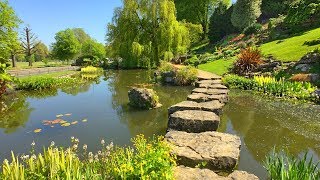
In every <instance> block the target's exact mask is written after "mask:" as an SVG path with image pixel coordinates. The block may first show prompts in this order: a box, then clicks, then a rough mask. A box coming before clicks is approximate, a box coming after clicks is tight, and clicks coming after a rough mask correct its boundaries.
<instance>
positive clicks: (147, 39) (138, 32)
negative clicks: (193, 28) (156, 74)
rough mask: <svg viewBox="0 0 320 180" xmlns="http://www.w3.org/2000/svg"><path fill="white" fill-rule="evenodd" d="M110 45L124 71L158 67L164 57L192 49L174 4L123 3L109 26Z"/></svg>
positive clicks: (168, 0)
mask: <svg viewBox="0 0 320 180" xmlns="http://www.w3.org/2000/svg"><path fill="white" fill-rule="evenodd" d="M107 41H108V42H109V48H111V51H112V55H113V57H118V58H121V59H122V62H121V65H122V67H124V68H136V67H153V66H158V65H159V64H160V59H163V58H164V55H165V54H166V55H167V54H172V55H173V56H178V55H180V54H185V53H186V52H187V50H188V48H189V46H190V36H189V31H188V28H187V27H186V26H184V25H183V24H182V23H180V22H178V21H177V19H176V9H175V4H174V2H173V0H123V6H122V8H117V9H116V10H115V11H114V17H113V20H112V23H110V24H108V32H107Z"/></svg>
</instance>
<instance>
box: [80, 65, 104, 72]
mask: <svg viewBox="0 0 320 180" xmlns="http://www.w3.org/2000/svg"><path fill="white" fill-rule="evenodd" d="M100 71H101V69H100V68H97V67H93V66H87V67H85V68H81V73H86V74H95V73H99V72H100Z"/></svg>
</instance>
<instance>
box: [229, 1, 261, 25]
mask: <svg viewBox="0 0 320 180" xmlns="http://www.w3.org/2000/svg"><path fill="white" fill-rule="evenodd" d="M260 6H261V0H237V2H236V3H235V5H234V8H233V12H232V15H231V22H232V24H233V25H234V26H235V27H237V28H239V30H243V29H244V28H246V27H248V26H250V25H252V24H254V23H255V22H256V21H257V18H258V17H259V16H260V15H261V9H260Z"/></svg>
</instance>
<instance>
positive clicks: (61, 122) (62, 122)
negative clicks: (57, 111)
mask: <svg viewBox="0 0 320 180" xmlns="http://www.w3.org/2000/svg"><path fill="white" fill-rule="evenodd" d="M67 122H68V121H65V120H62V121H60V124H64V123H67Z"/></svg>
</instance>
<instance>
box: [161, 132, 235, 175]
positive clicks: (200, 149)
mask: <svg viewBox="0 0 320 180" xmlns="http://www.w3.org/2000/svg"><path fill="white" fill-rule="evenodd" d="M165 138H166V140H167V141H168V142H169V143H170V144H172V148H173V149H172V153H173V154H175V155H177V157H178V160H177V163H178V164H179V165H184V166H188V167H196V166H197V165H198V164H200V163H202V162H205V164H206V165H205V168H208V169H211V170H213V171H231V170H233V169H234V168H235V167H236V165H237V162H238V159H239V156H240V146H241V141H240V138H239V137H238V136H235V135H231V134H225V133H220V132H212V131H211V132H203V133H187V132H183V131H169V132H168V133H167V134H166V135H165Z"/></svg>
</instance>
